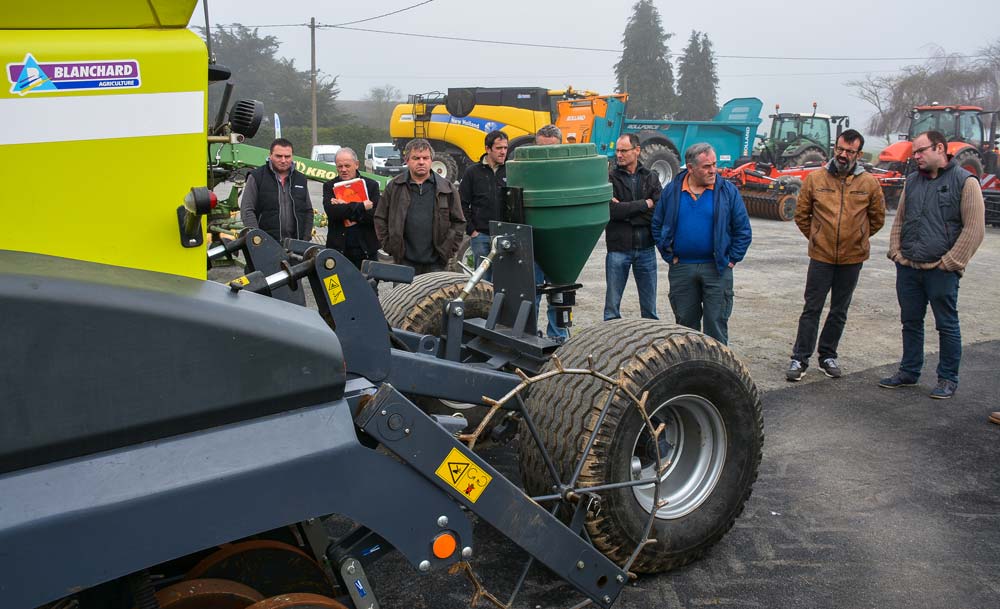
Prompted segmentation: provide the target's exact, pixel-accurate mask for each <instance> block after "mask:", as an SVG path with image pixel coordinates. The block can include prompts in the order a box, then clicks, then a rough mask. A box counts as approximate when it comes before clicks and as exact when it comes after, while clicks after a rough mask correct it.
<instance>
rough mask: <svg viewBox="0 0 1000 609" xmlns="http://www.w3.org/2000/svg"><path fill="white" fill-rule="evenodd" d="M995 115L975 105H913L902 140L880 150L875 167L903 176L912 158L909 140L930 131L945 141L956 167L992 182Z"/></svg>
mask: <svg viewBox="0 0 1000 609" xmlns="http://www.w3.org/2000/svg"><path fill="white" fill-rule="evenodd" d="M998 112H1000V111H997V110H991V111H984V110H983V109H982V108H980V107H978V106H939V105H936V104H932V105H930V106H917V107H915V108H914V109H913V113H912V114H911V115H910V129H909V131H908V133H907V134H906V139H905V141H900V142H896V143H895V144H893V145H891V146H889V147H888V148H886V149H885V150H883V151H882V152H881V153H880V154H879V156H878V160H879V163H878V166H879V167H881V168H883V169H891V170H895V171H901V172H903V173H905V172H906V164H907V163H908V162H909V160H910V157H911V156H913V138H915V137H916V136H917V135H919V134H920V133H923V132H924V131H931V130H934V131H940V132H941V133H943V134H944V136H945V137H946V138H948V154H949V155H951V156H952V157H953V158H954V159H955V161H956V162H957V163H958V164H959V165H961V166H962V167H964V168H965V169H967V170H968V171H969V172H970V173H972V174H974V175H976V176H977V177H978V178H980V180H981V181H989V182H991V183H996V180H995V179H993V180H989V178H990V175H991V174H993V175H995V174H996V173H997V113H998ZM987 117H988V120H987ZM984 179H985V180H984Z"/></svg>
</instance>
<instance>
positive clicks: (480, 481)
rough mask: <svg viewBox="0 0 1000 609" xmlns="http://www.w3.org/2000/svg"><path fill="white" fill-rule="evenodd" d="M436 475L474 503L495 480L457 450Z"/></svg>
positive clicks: (442, 463) (455, 449)
mask: <svg viewBox="0 0 1000 609" xmlns="http://www.w3.org/2000/svg"><path fill="white" fill-rule="evenodd" d="M434 473H435V474H437V476H438V478H441V479H442V480H444V481H445V482H446V483H448V486H450V487H452V488H453V489H455V490H456V491H458V492H459V493H461V494H462V495H464V496H465V498H466V499H468V500H469V501H471V502H472V503H475V502H476V501H477V500H478V499H479V496H480V495H482V494H483V491H484V490H486V487H487V486H489V485H490V482H491V481H492V480H493V476H491V475H489V474H487V473H486V472H484V471H483V470H481V469H479V466H478V465H476V464H475V463H473V462H472V460H471V459H469V458H468V457H466V456H465V455H463V454H462V451H460V450H458V449H457V448H452V449H451V452H449V453H448V456H447V457H445V459H444V461H442V462H441V465H439V466H438V468H437V470H436V471H435V472H434Z"/></svg>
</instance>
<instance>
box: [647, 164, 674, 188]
mask: <svg viewBox="0 0 1000 609" xmlns="http://www.w3.org/2000/svg"><path fill="white" fill-rule="evenodd" d="M649 169H650V171H653V172H655V173H656V175H657V176H659V178H660V186H666V185H667V184H668V183H669V182H670V181H671V180H673V179H674V168H673V167H672V166H671V165H670V163H669V162H667V161H663V160H659V161H653V164H652V165H651V166H650V167H649Z"/></svg>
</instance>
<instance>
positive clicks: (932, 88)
mask: <svg viewBox="0 0 1000 609" xmlns="http://www.w3.org/2000/svg"><path fill="white" fill-rule="evenodd" d="M845 84H846V85H847V86H849V87H852V88H854V90H855V93H854V94H855V96H856V97H858V98H859V99H862V100H864V101H866V102H868V103H870V104H871V105H872V106H873V107H874V108H875V112H876V113H875V115H874V116H873V117H872V118H871V120H870V121H869V122H868V130H869V131H870V132H872V133H873V134H875V135H881V136H883V137H885V138H886V141H889V140H890V139H891V135H892V134H893V133H898V132H900V131H905V130H906V128H907V126H908V125H909V122H910V112H911V110H912V109H913V107H914V106H922V105H926V104H931V103H939V104H942V105H975V106H983V107H985V108H987V109H997V108H998V107H1000V39H998V40H997V41H995V42H994V43H992V44H991V45H989V46H987V47H985V48H983V49H980V50H979V55H978V56H977V58H976V60H975V61H970V59H969V58H968V57H966V56H963V55H957V54H954V53H946V52H945V51H944V50H943V49H941V48H938V47H936V48H935V49H934V50H933V56H932V57H931V58H930V59H928V60H927V61H926V62H925V63H924V64H923V65H914V66H907V67H905V68H903V69H902V71H901V73H900V74H898V75H896V76H873V75H871V74H869V75H868V76H867V77H866V78H865V79H863V80H852V81H850V82H847V83H845Z"/></svg>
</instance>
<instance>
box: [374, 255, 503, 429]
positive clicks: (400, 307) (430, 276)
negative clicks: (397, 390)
mask: <svg viewBox="0 0 1000 609" xmlns="http://www.w3.org/2000/svg"><path fill="white" fill-rule="evenodd" d="M468 280H469V278H468V277H467V276H466V275H465V274H464V273H448V272H441V273H425V274H423V275H417V276H416V277H414V278H413V283H410V284H407V285H401V286H399V287H397V288H396V289H394V290H393V291H391V292H389V293H388V294H387V295H385V296H383V297H382V298H381V302H382V311H384V312H385V319H386V321H388V322H389V325H390V326H391V327H393V328H399V329H400V330H407V331H409V332H416V333H417V334H431V335H433V336H440V335H441V333H442V332H444V328H443V327H442V325H443V324H442V322H443V313H444V307H445V304H446V303H447V302H448V301H450V300H453V299H454V298H455V297H456V296H458V295H459V293H461V291H462V288H463V287H465V284H466V282H467V281H468ZM492 303H493V284H492V283H489V282H487V281H480V282H479V283H477V284H476V287H475V288H473V289H472V293H471V294H469V296H468V298H466V299H465V316H466V317H486V316H487V315H488V314H489V312H490V306H491V305H492ZM413 400H414V403H416V404H417V405H418V406H420V407H421V409H423V410H424V412H427V413H429V414H446V415H454V414H456V413H461V414H462V416H464V417H465V418H466V419H467V420H468V424H469V426H470V427H474V426H476V425H479V423H480V422H481V421H482V420H483V417H484V416H485V415H486V409H485V408H479V407H478V405H476V404H464V403H461V402H453V401H451V400H438V399H435V398H428V397H423V396H413Z"/></svg>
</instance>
